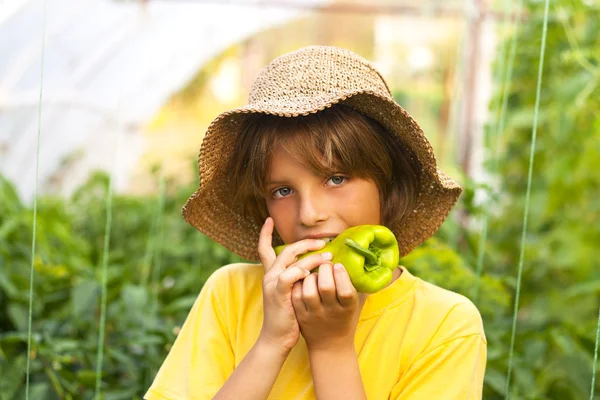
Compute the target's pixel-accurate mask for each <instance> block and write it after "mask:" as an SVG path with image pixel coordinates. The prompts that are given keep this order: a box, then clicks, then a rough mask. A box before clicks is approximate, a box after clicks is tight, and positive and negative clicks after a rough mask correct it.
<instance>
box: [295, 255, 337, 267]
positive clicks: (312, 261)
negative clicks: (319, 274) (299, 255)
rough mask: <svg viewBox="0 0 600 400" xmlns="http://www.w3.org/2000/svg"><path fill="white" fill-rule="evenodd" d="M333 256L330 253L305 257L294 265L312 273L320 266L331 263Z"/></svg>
mask: <svg viewBox="0 0 600 400" xmlns="http://www.w3.org/2000/svg"><path fill="white" fill-rule="evenodd" d="M332 258H333V255H332V254H331V253H330V252H325V253H316V254H311V255H309V256H307V257H304V258H303V259H302V260H298V261H296V262H295V263H294V264H293V265H294V266H296V267H300V268H304V269H305V270H307V271H312V270H313V269H315V268H317V267H318V266H319V265H321V264H323V263H325V262H327V261H331V259H332Z"/></svg>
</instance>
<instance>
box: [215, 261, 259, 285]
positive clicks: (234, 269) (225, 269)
mask: <svg viewBox="0 0 600 400" xmlns="http://www.w3.org/2000/svg"><path fill="white" fill-rule="evenodd" d="M263 275H264V269H263V266H262V265H261V264H250V263H235V264H228V265H224V266H222V267H221V268H219V269H217V270H215V272H213V273H212V274H211V276H210V277H209V278H208V280H207V281H206V283H207V284H211V285H214V284H218V283H222V282H236V281H245V280H247V279H252V280H254V279H260V280H262V278H263Z"/></svg>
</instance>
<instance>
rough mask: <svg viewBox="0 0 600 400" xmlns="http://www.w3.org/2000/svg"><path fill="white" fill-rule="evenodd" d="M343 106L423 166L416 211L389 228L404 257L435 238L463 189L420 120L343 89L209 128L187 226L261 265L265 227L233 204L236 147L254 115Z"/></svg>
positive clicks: (265, 106) (388, 102) (227, 116)
mask: <svg viewBox="0 0 600 400" xmlns="http://www.w3.org/2000/svg"><path fill="white" fill-rule="evenodd" d="M337 103H341V104H344V105H346V106H349V107H351V108H353V109H355V110H356V111H358V112H361V113H363V114H364V115H367V116H369V117H370V118H372V119H374V120H376V121H378V122H379V123H380V124H381V125H382V126H383V127H384V128H386V129H387V130H388V131H389V132H391V133H393V134H394V135H396V137H397V138H398V139H400V141H401V143H402V144H403V145H404V146H405V147H407V148H410V149H411V150H412V151H413V152H414V154H415V155H416V157H417V159H418V161H419V163H420V164H421V165H422V167H423V168H422V173H421V187H420V190H419V193H418V198H417V203H416V206H415V208H414V209H413V210H412V212H410V213H409V214H408V215H406V216H405V217H404V218H403V219H402V221H401V222H400V223H399V224H398V225H397V226H390V227H389V228H390V229H391V230H392V231H393V232H394V234H395V235H396V238H397V239H398V245H399V249H400V255H401V256H404V255H406V254H408V253H410V251H412V250H413V249H414V248H415V247H417V246H418V245H420V244H421V243H423V242H424V241H425V240H427V239H428V238H429V237H431V236H432V235H433V234H434V233H435V232H436V231H437V230H438V228H439V227H440V226H441V225H442V223H443V222H444V220H445V219H446V217H447V216H448V214H449V212H450V210H451V209H452V207H453V206H454V204H455V203H456V201H457V199H458V197H459V196H460V193H461V188H460V186H459V185H458V184H457V183H456V182H455V181H454V180H452V179H451V178H450V177H448V176H447V175H446V174H445V173H444V172H443V171H441V170H440V169H439V168H437V166H436V165H437V164H436V160H435V156H434V153H433V149H432V148H431V145H430V143H429V141H428V140H427V139H426V138H425V135H424V134H423V131H422V130H421V128H420V127H419V125H418V124H417V122H416V121H415V120H414V119H413V118H412V117H411V116H410V115H409V114H408V112H406V111H405V110H404V109H403V108H402V107H401V106H400V105H398V104H397V103H396V102H394V101H393V100H392V99H391V97H387V96H385V95H381V94H380V93H377V92H375V91H370V90H360V91H356V90H354V91H346V92H344V91H337V92H335V93H330V94H325V95H320V96H314V95H310V96H308V95H307V96H306V97H305V98H303V97H296V99H295V102H294V104H290V102H289V101H283V102H278V101H276V100H268V101H263V102H262V103H261V104H260V105H257V104H249V105H246V106H243V107H240V108H236V109H233V110H230V111H226V112H224V113H222V114H221V115H219V116H218V117H217V118H216V119H215V120H214V121H213V122H212V123H211V125H210V126H209V128H208V130H207V133H206V136H205V138H204V140H203V142H202V146H201V148H200V154H199V161H198V170H199V175H200V184H199V187H198V190H197V191H196V192H195V193H194V194H193V195H192V196H191V197H190V198H189V199H188V201H187V202H186V204H185V206H184V207H183V210H182V213H183V216H184V218H185V220H186V221H187V222H189V223H190V224H191V225H193V226H194V227H196V228H197V229H198V230H199V231H201V232H202V233H204V234H205V235H207V236H208V237H210V238H211V239H213V240H214V241H216V242H218V243H220V244H222V245H223V246H225V247H226V248H227V249H229V250H231V251H232V252H234V253H236V254H238V255H239V256H241V257H243V258H245V259H247V260H251V261H259V256H258V250H257V247H258V237H259V233H260V229H261V226H260V225H257V224H255V223H254V222H253V221H250V220H249V219H247V218H244V216H243V215H242V209H241V206H240V205H239V204H235V203H234V202H233V197H234V196H233V193H234V190H235V188H233V187H231V185H230V184H229V183H230V178H229V176H228V172H229V171H228V170H227V167H228V164H229V161H230V156H231V149H233V147H234V143H235V140H236V138H237V136H238V135H239V133H240V131H241V130H242V128H243V123H244V120H245V118H246V117H247V116H248V114H251V113H264V114H271V115H278V116H281V117H297V116H300V115H308V114H310V113H315V112H318V111H321V110H323V109H325V108H328V107H331V106H332V105H334V104H337Z"/></svg>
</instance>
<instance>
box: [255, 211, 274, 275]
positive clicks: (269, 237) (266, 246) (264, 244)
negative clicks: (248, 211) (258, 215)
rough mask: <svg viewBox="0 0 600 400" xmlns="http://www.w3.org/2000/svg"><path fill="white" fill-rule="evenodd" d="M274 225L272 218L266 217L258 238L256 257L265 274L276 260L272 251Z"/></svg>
mask: <svg viewBox="0 0 600 400" xmlns="http://www.w3.org/2000/svg"><path fill="white" fill-rule="evenodd" d="M274 226H275V223H274V222H273V218H271V217H268V218H267V219H266V220H265V223H264V224H263V226H262V228H261V229H260V235H259V237H258V256H259V257H260V262H261V263H262V265H263V267H264V268H265V272H267V271H269V270H270V269H271V268H272V266H273V264H274V262H275V259H276V258H277V256H276V254H275V250H273V227H274Z"/></svg>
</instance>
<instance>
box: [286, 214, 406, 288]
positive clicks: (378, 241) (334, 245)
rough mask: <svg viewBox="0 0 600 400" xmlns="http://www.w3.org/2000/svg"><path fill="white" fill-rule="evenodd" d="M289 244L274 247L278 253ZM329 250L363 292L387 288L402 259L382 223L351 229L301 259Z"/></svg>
mask: <svg viewBox="0 0 600 400" xmlns="http://www.w3.org/2000/svg"><path fill="white" fill-rule="evenodd" d="M286 246H287V245H282V246H277V247H275V253H276V254H277V255H279V254H280V253H281V251H282V250H283V249H284V248H285V247H286ZM328 251H329V252H331V254H332V255H333V259H332V260H331V262H332V263H333V264H335V263H340V264H342V265H343V266H344V267H345V268H346V271H348V275H349V276H350V280H351V281H352V285H354V287H355V288H356V290H357V291H359V292H364V293H375V292H377V291H379V290H381V289H383V288H384V287H386V286H387V285H388V284H389V283H390V281H391V280H392V271H393V270H394V269H396V268H397V267H398V262H399V259H400V256H399V250H398V242H397V240H396V237H395V236H394V234H393V233H392V231H390V230H389V229H388V228H386V227H385V226H382V225H358V226H354V227H352V228H348V229H346V230H345V231H344V232H342V233H341V234H339V235H338V236H337V237H336V238H335V239H333V240H332V241H331V242H329V243H327V244H326V245H325V247H323V248H322V249H320V250H316V251H311V252H308V253H305V254H303V255H301V256H300V257H299V259H302V258H304V257H307V256H309V255H311V254H315V253H324V252H328ZM317 270H318V268H316V269H314V270H313V272H317Z"/></svg>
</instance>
